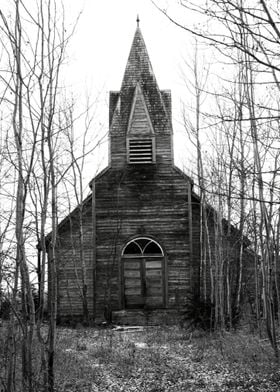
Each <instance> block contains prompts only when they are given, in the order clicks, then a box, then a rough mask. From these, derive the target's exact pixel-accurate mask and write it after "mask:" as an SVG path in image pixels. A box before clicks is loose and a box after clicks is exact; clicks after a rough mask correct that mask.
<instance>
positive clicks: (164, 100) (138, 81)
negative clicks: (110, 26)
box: [110, 26, 172, 133]
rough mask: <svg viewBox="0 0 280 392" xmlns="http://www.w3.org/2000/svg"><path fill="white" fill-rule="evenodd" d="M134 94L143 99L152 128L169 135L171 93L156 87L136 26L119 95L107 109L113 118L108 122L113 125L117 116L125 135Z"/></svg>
mask: <svg viewBox="0 0 280 392" xmlns="http://www.w3.org/2000/svg"><path fill="white" fill-rule="evenodd" d="M136 90H137V92H136ZM136 94H137V96H138V98H139V97H140V95H141V96H142V97H143V99H144V103H145V105H143V107H144V106H145V107H146V109H147V113H149V117H150V121H151V124H150V125H151V126H152V128H153V129H156V124H158V125H159V124H160V128H161V129H162V130H163V132H167V133H170V132H172V125H171V101H170V92H169V91H161V90H160V89H159V87H158V84H157V81H156V77H155V74H154V71H153V68H152V65H151V61H150V58H149V55H148V51H147V48H146V45H145V42H144V38H143V36H142V33H141V30H140V28H139V26H137V28H136V31H135V34H134V38H133V41H132V45H131V49H130V53H129V56H128V60H127V65H126V68H125V72H124V77H123V80H122V84H121V89H120V92H119V93H118V92H114V93H113V95H114V97H115V98H114V102H113V103H112V104H113V108H112V107H111V108H110V109H111V115H113V116H112V118H111V120H112V121H110V123H114V117H115V118H117V117H118V116H120V118H121V123H122V127H123V130H125V132H126V131H127V129H128V126H129V119H130V118H131V111H132V110H133V107H132V105H133V103H135V99H134V98H135V95H136ZM138 102H139V101H138ZM112 109H113V110H112ZM113 113H114V114H113ZM118 126H119V123H118ZM112 131H113V130H112Z"/></svg>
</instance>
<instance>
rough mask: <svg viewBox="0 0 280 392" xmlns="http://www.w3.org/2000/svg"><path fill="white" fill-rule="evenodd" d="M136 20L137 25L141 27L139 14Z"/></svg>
mask: <svg viewBox="0 0 280 392" xmlns="http://www.w3.org/2000/svg"><path fill="white" fill-rule="evenodd" d="M136 22H137V27H139V22H140V19H139V15H137V19H136Z"/></svg>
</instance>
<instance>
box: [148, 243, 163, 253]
mask: <svg viewBox="0 0 280 392" xmlns="http://www.w3.org/2000/svg"><path fill="white" fill-rule="evenodd" d="M143 253H144V254H162V251H161V249H160V247H159V246H158V244H156V243H155V242H150V243H149V244H147V245H146V246H145V249H144V252H143Z"/></svg>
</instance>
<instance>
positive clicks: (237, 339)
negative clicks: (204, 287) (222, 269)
mask: <svg viewBox="0 0 280 392" xmlns="http://www.w3.org/2000/svg"><path fill="white" fill-rule="evenodd" d="M195 335H196V336H194V335H190V334H188V333H186V331H185V330H183V329H180V328H174V327H172V328H171V327H169V328H167V327H164V328H157V327H149V328H146V329H143V330H140V331H135V332H126V331H118V330H117V331H115V330H111V329H104V330H102V329H101V330H97V329H79V330H73V329H66V328H59V329H58V341H57V355H56V369H57V370H56V385H57V391H61V392H72V391H75V392H92V391H94V392H95V391H100V392H102V391H115V392H117V391H131V392H132V391H139V392H140V391H141V392H143V391H147V392H148V391H149V392H161V391H162V392H164V391H166V392H169V391H170V392H171V391H173V392H175V391H176V392H179V391H196V392H199V391H262V392H263V391H270V392H273V391H278V390H279V386H278V385H279V383H280V372H279V370H278V367H277V364H276V363H275V361H274V357H273V352H272V350H271V349H270V346H269V345H268V344H267V342H266V341H263V340H260V339H259V338H258V337H256V336H253V335H248V334H246V333H245V332H236V333H224V334H215V335H211V336H209V335H207V334H205V333H196V334H195Z"/></svg>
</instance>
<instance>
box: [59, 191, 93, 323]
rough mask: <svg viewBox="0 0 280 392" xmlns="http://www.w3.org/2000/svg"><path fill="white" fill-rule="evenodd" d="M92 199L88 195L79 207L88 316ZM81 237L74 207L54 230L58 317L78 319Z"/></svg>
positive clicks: (79, 311)
mask: <svg viewBox="0 0 280 392" xmlns="http://www.w3.org/2000/svg"><path fill="white" fill-rule="evenodd" d="M91 202H92V200H91V198H88V199H87V201H86V203H85V204H84V206H83V235H84V238H83V251H84V261H85V267H86V271H85V272H86V285H87V301H88V307H89V312H90V315H91V316H92V314H93V303H94V301H93V283H94V282H93V262H92V260H93V237H92V234H93V230H92V226H93V222H92V208H91V205H92V203H91ZM80 249H81V239H80V234H79V219H78V211H77V209H76V210H75V211H74V212H73V213H72V214H70V215H69V216H68V217H67V218H66V219H65V221H64V222H63V224H62V225H60V227H59V230H58V239H57V261H58V263H57V282H58V286H57V287H58V302H57V309H58V318H59V319H65V318H68V319H71V318H72V319H75V318H81V316H82V314H83V307H82V297H81V290H82V266H81V265H82V263H81V255H80Z"/></svg>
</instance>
